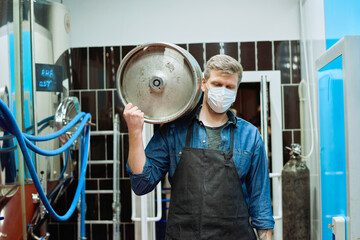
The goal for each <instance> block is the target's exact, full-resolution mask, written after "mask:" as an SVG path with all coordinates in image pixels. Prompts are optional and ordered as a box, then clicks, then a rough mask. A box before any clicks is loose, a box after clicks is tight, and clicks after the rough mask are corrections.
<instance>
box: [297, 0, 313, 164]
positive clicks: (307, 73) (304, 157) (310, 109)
mask: <svg viewBox="0 0 360 240" xmlns="http://www.w3.org/2000/svg"><path fill="white" fill-rule="evenodd" d="M299 11H300V40H301V41H300V43H301V42H302V43H303V49H304V61H305V73H306V78H307V79H308V81H307V82H308V83H307V95H308V96H307V97H308V101H307V102H308V104H309V118H310V132H311V145H310V151H309V152H308V153H307V154H302V155H300V156H301V158H302V159H303V160H304V161H306V160H307V158H309V157H310V156H311V154H312V153H313V151H314V145H315V139H314V137H315V135H314V126H313V118H314V116H313V114H312V107H311V103H310V102H311V101H310V100H311V98H310V75H309V62H308V56H307V45H306V38H305V32H304V27H303V25H304V24H303V12H302V0H299ZM302 81H305V80H304V79H303V80H302ZM298 90H299V98H300V99H302V98H303V97H302V92H301V93H300V87H299V89H298ZM301 90H302V89H301ZM304 101H305V99H304ZM302 149H304V148H302Z"/></svg>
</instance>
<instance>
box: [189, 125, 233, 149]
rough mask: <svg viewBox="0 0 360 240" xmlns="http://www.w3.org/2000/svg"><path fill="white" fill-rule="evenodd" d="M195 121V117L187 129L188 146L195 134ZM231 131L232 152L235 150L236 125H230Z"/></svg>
mask: <svg viewBox="0 0 360 240" xmlns="http://www.w3.org/2000/svg"><path fill="white" fill-rule="evenodd" d="M194 122H195V119H193V120H192V121H191V123H190V125H189V128H188V130H187V134H186V142H185V146H186V147H190V143H191V136H192V134H193V129H194ZM230 128H231V129H230V131H231V137H230V152H231V153H232V152H233V150H234V136H235V127H234V126H230Z"/></svg>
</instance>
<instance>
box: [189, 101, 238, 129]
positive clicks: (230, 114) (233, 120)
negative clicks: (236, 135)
mask: <svg viewBox="0 0 360 240" xmlns="http://www.w3.org/2000/svg"><path fill="white" fill-rule="evenodd" d="M201 108H202V104H201V105H200V106H199V107H198V109H197V110H196V112H195V115H194V117H195V118H196V120H197V121H198V122H200V119H199V115H200V110H201ZM226 114H227V115H228V118H229V120H228V121H227V122H228V123H231V124H234V125H235V126H236V123H237V118H236V116H235V114H234V113H233V112H232V111H231V110H227V112H226Z"/></svg>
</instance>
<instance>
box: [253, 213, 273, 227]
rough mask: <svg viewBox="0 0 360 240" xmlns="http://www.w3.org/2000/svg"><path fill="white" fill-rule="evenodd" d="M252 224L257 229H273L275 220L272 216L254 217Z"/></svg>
mask: <svg viewBox="0 0 360 240" xmlns="http://www.w3.org/2000/svg"><path fill="white" fill-rule="evenodd" d="M251 224H252V226H253V227H254V228H256V229H273V228H274V225H275V221H274V218H273V217H272V216H271V217H270V216H269V217H265V218H252V219H251Z"/></svg>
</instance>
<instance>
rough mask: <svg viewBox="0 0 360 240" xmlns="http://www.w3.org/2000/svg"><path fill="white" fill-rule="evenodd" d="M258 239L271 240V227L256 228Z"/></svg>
mask: <svg viewBox="0 0 360 240" xmlns="http://www.w3.org/2000/svg"><path fill="white" fill-rule="evenodd" d="M256 231H257V234H258V237H259V240H271V236H272V235H271V232H272V229H256Z"/></svg>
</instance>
